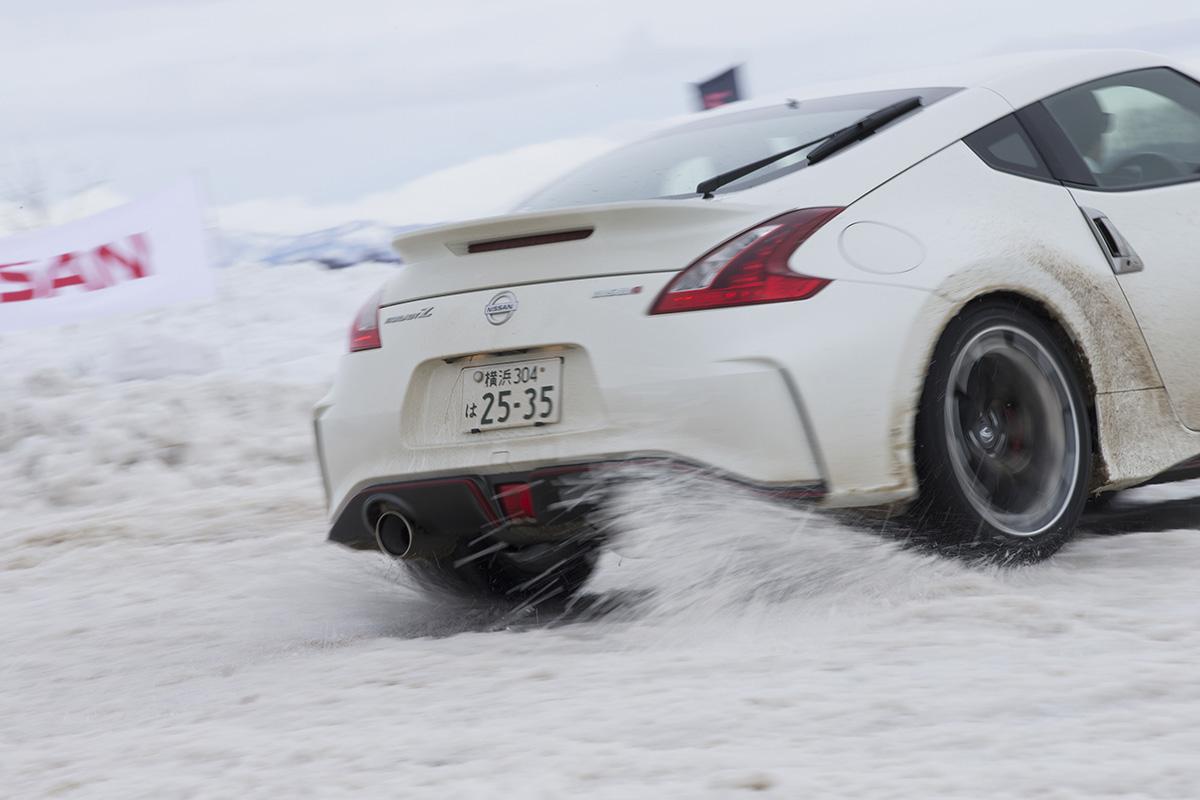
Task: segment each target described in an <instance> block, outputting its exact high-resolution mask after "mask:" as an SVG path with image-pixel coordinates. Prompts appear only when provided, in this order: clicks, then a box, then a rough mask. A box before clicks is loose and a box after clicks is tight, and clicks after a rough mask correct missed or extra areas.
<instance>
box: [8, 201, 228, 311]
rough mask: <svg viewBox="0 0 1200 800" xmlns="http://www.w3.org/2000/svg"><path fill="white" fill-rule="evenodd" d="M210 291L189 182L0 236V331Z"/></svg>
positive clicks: (199, 221) (146, 306)
mask: <svg viewBox="0 0 1200 800" xmlns="http://www.w3.org/2000/svg"><path fill="white" fill-rule="evenodd" d="M212 296H213V276H212V273H211V271H210V270H209V268H208V264H207V263H206V261H205V258H204V224H203V217H202V215H201V210H200V202H199V198H198V196H197V192H196V187H195V185H194V184H193V183H192V182H191V181H186V182H184V183H181V184H179V185H178V186H175V187H173V188H171V189H168V190H166V191H163V192H159V193H158V194H155V195H151V196H149V197H146V198H143V199H141V200H138V201H136V202H133V203H129V204H128V205H124V206H121V207H119V208H114V209H112V210H110V211H105V212H102V213H100V214H96V215H95V216H92V217H88V218H87V219H82V220H79V221H78V222H71V223H68V224H66V225H60V226H58V227H56V228H46V229H42V230H35V231H30V232H29V233H20V234H16V235H14V236H9V237H6V238H3V239H0V332H3V331H13V330H19V329H22V328H35V327H41V326H45V325H62V324H65V323H72V322H82V321H84V320H87V319H91V318H94V317H99V316H104V315H108V314H116V313H125V312H131V311H143V310H146V309H150V308H157V307H159V306H164V305H170V304H173V303H182V302H187V301H195V300H206V299H209V298H211V297H212Z"/></svg>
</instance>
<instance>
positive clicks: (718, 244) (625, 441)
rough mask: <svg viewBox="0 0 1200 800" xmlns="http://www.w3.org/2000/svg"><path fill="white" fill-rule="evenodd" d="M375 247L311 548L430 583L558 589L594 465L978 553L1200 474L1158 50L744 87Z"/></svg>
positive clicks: (1197, 384)
mask: <svg viewBox="0 0 1200 800" xmlns="http://www.w3.org/2000/svg"><path fill="white" fill-rule="evenodd" d="M395 246H396V248H397V249H398V251H399V252H400V254H401V256H402V257H403V259H404V261H405V264H404V266H403V267H401V268H400V269H399V270H397V273H396V275H395V277H394V278H393V279H391V280H390V281H388V283H387V284H386V285H385V286H383V287H382V289H380V291H379V292H378V294H376V295H375V296H373V297H371V298H370V299H369V300H368V301H367V303H366V305H364V306H363V308H362V311H361V313H360V314H359V315H358V316H357V318H356V319H355V320H354V323H353V330H352V333H351V338H350V351H351V352H350V353H349V354H348V355H346V356H344V357H343V359H342V363H341V368H340V372H339V374H338V377H337V381H336V383H335V385H334V387H333V389H332V390H331V391H330V393H329V394H328V396H327V397H325V398H324V399H323V400H322V401H321V403H320V404H319V405H318V407H317V409H316V412H315V418H316V419H315V424H316V437H317V445H318V451H319V455H320V460H321V468H322V472H323V477H324V482H325V488H326V491H327V494H328V499H329V509H330V514H331V523H332V528H331V532H330V538H331V539H332V540H333V541H336V542H340V543H342V544H345V545H348V546H351V547H356V548H370V549H374V548H379V549H381V550H383V551H384V552H386V553H389V554H391V555H393V556H395V557H397V558H400V559H404V560H405V562H406V563H409V564H410V565H412V566H413V567H415V568H416V569H417V570H418V571H419V573H420V574H421V575H424V576H427V577H430V578H433V579H439V580H441V579H444V580H452V581H457V582H458V583H460V584H464V585H468V586H473V587H475V588H479V589H484V590H487V591H492V592H498V593H502V594H505V593H506V594H512V595H516V596H526V597H527V596H530V595H535V594H536V595H537V596H544V595H545V594H546V593H549V592H571V591H574V590H575V589H576V588H578V586H579V585H580V584H581V582H582V580H583V579H585V578H586V576H587V574H588V571H589V570H590V566H591V564H592V562H593V560H594V558H593V555H594V550H595V548H596V547H598V546H599V544H598V541H597V538H598V537H596V536H591V535H589V534H588V531H589V528H588V525H587V515H586V513H585V512H586V510H587V507H588V506H587V504H586V503H580V502H574V501H573V500H572V497H571V491H572V487H577V486H578V485H579V484H580V481H579V479H578V473H581V472H583V473H592V474H594V473H595V470H596V469H597V467H598V466H602V465H607V464H612V463H614V462H616V463H623V462H627V461H630V460H659V461H661V462H663V463H664V464H669V465H684V466H687V467H696V468H702V469H704V470H705V471H706V472H708V473H710V474H714V475H718V476H724V477H726V478H728V479H729V480H731V481H736V482H738V483H741V484H748V485H751V486H754V487H762V488H763V489H766V490H769V491H771V492H773V493H776V494H779V495H782V496H787V497H809V498H813V499H814V500H816V501H817V502H819V503H821V504H823V505H825V506H831V507H837V506H843V507H844V506H881V505H892V506H897V507H907V508H908V511H909V516H908V518H909V519H910V520H911V526H910V527H911V529H912V531H913V535H914V536H917V537H919V538H921V539H922V540H924V541H928V542H930V543H932V544H933V545H936V546H937V547H939V548H940V549H942V550H944V551H948V552H954V553H958V554H963V555H968V556H974V557H986V558H989V559H997V560H1001V561H1029V560H1034V559H1040V558H1044V557H1046V556H1048V555H1050V554H1051V553H1053V552H1055V551H1056V550H1057V549H1058V548H1059V547H1061V546H1062V545H1063V543H1064V542H1065V541H1066V540H1067V539H1068V538H1069V537H1070V536H1071V534H1072V532H1073V530H1074V528H1075V525H1076V522H1077V520H1078V518H1079V515H1080V513H1081V511H1082V509H1083V507H1084V505H1085V503H1086V502H1087V501H1088V498H1089V496H1090V495H1098V494H1100V493H1102V492H1108V491H1112V490H1117V489H1121V488H1124V487H1129V486H1133V485H1136V484H1142V483H1146V482H1149V481H1155V480H1165V479H1179V478H1183V477H1190V476H1194V475H1195V474H1196V473H1197V472H1198V471H1200V459H1198V458H1197V455H1198V454H1200V354H1198V351H1197V347H1198V346H1200V84H1198V83H1197V81H1196V80H1195V79H1194V78H1193V77H1191V76H1190V75H1188V73H1187V72H1186V71H1185V70H1184V69H1182V68H1181V67H1179V66H1175V65H1171V64H1169V63H1167V62H1166V61H1165V60H1164V59H1162V58H1159V57H1156V56H1152V55H1148V54H1145V53H1135V52H1076V53H1068V54H1061V53H1060V54H1046V55H1035V56H1022V57H1020V58H1017V59H1012V58H1009V59H1000V60H993V61H990V62H985V63H980V64H976V65H972V66H970V67H966V68H958V69H957V70H954V71H950V72H947V73H945V74H939V75H937V76H935V77H927V78H922V79H920V80H914V79H911V78H910V79H907V80H900V79H895V78H893V79H888V80H886V81H884V80H881V81H877V82H874V83H871V84H869V85H859V86H856V87H853V88H849V89H847V88H838V89H834V90H830V89H828V88H826V89H820V90H816V89H814V90H811V91H807V92H803V93H798V94H795V95H794V96H793V97H791V98H788V99H785V100H781V101H779V102H776V103H756V104H753V105H752V106H748V105H747V104H739V105H737V106H733V107H728V108H727V109H722V110H720V111H716V112H708V113H706V114H705V115H702V116H699V117H697V118H693V119H692V120H690V121H688V122H686V123H684V124H680V125H678V126H676V127H673V128H669V129H666V130H664V131H661V132H659V133H657V134H656V135H653V136H651V137H649V138H646V139H644V140H642V141H638V142H635V143H632V144H629V145H627V146H624V147H622V148H619V149H616V150H614V151H612V152H610V153H608V154H606V155H603V156H601V157H599V158H596V159H595V160H593V161H591V162H589V163H587V164H585V165H583V166H582V167H580V168H578V169H577V170H575V171H574V172H572V173H570V174H568V175H567V176H565V177H563V178H561V179H560V180H558V181H557V182H555V183H553V184H552V185H550V186H548V187H547V188H545V189H544V190H543V191H541V192H539V193H538V194H536V195H535V196H534V197H532V198H530V199H529V200H528V201H527V202H526V203H525V204H524V206H523V207H522V208H520V209H518V210H517V211H516V212H515V213H512V214H510V215H507V216H503V217H495V218H490V219H483V220H478V221H472V222H466V223H462V224H454V225H445V226H441V227H434V228H428V229H424V230H420V231H418V232H415V233H412V234H408V235H405V236H402V237H400V238H399V239H397V240H396V242H395Z"/></svg>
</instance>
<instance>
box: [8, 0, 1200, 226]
mask: <svg viewBox="0 0 1200 800" xmlns="http://www.w3.org/2000/svg"><path fill="white" fill-rule="evenodd" d="M1086 46H1101V47H1137V48H1142V49H1151V50H1157V51H1162V52H1167V53H1170V54H1174V55H1182V56H1189V57H1194V56H1195V55H1196V54H1197V53H1200V7H1198V6H1197V3H1196V0H1180V1H1176V0H1142V1H1141V2H1111V0H1095V1H1094V2H1079V1H1077V0H1007V1H1006V2H1004V3H991V2H934V1H933V0H913V1H911V2H904V0H895V1H894V2H862V1H861V0H837V1H836V2H825V3H813V2H797V1H795V0H793V2H776V1H775V0H730V2H725V3H719V2H701V1H700V0H661V1H656V0H634V1H632V2H629V1H627V0H603V1H602V2H587V3H580V2H569V1H568V0H558V2H552V1H548V0H503V1H502V2H454V1H453V0H437V1H436V2H434V1H432V0H431V1H430V2H413V0H337V2H319V3H317V2H305V1H304V0H192V1H191V2H163V1H159V2H153V1H152V0H0V75H3V76H4V79H3V80H2V81H0V109H3V114H4V124H3V125H2V126H0V190H2V189H3V188H4V187H5V186H6V185H8V186H12V185H14V184H16V185H18V186H19V185H24V184H28V183H29V181H30V177H29V175H30V173H31V172H32V173H36V175H38V176H40V177H41V178H42V180H43V181H44V182H45V183H47V184H48V187H49V191H50V192H51V193H52V194H53V195H54V196H56V197H59V196H63V195H66V194H70V193H72V192H75V191H77V190H79V189H81V188H83V187H85V186H87V185H91V184H94V183H102V184H104V185H105V186H106V187H107V188H108V189H109V190H111V192H115V193H118V194H120V195H124V196H136V195H137V194H140V193H142V192H145V191H149V190H152V189H155V188H159V187H161V186H163V185H165V184H166V183H169V182H170V181H171V180H172V179H174V178H176V177H179V176H181V175H185V174H188V173H193V174H198V175H199V176H200V177H201V178H202V180H203V181H204V183H205V185H206V186H207V189H208V192H209V195H210V198H211V200H212V202H213V203H214V204H215V205H216V206H218V207H220V208H222V209H224V210H225V211H224V213H223V216H224V217H225V218H227V219H228V220H229V221H230V222H231V224H236V225H238V226H242V227H256V226H257V227H272V226H274V227H278V228H280V229H303V228H305V227H314V226H317V225H319V224H322V223H325V222H329V221H335V219H336V218H337V217H338V216H340V215H370V216H372V217H375V218H379V219H383V220H385V221H389V222H396V223H401V222H408V221H416V222H423V221H431V220H434V219H442V218H446V217H448V216H462V215H467V214H474V213H485V212H486V211H488V210H490V209H492V208H493V207H494V206H496V205H497V204H499V205H503V204H504V203H506V202H509V200H510V199H515V198H516V197H519V196H521V195H523V194H524V193H525V192H526V191H527V190H528V188H529V184H530V183H533V182H537V181H538V180H541V179H542V178H543V177H544V175H547V174H551V173H553V172H554V171H556V170H559V169H562V168H563V167H564V166H565V165H567V164H569V163H572V162H573V161H576V160H578V159H579V158H581V157H584V156H586V155H589V154H591V153H594V152H597V151H598V150H599V149H601V148H602V147H604V146H605V143H606V142H610V141H614V140H617V139H619V138H621V137H622V136H625V135H628V133H629V132H630V131H636V130H637V129H638V128H639V126H640V125H644V124H645V123H646V122H647V121H651V120H655V119H659V118H662V117H666V116H670V115H674V114H678V113H681V112H684V111H687V110H689V109H690V104H691V102H692V98H691V95H690V94H689V87H688V83H689V82H691V81H697V80H700V79H703V78H705V77H707V76H709V75H711V74H713V73H715V72H718V71H720V70H721V69H723V68H725V67H726V66H728V65H730V64H735V63H742V64H744V65H745V74H744V77H745V83H746V88H747V89H748V90H749V93H750V94H751V95H752V96H753V95H759V94H771V93H775V92H779V91H783V90H786V89H787V88H789V87H793V86H798V85H803V84H804V83H806V82H810V81H817V80H827V79H831V78H839V77H853V76H858V75H864V74H870V73H876V72H880V71H885V70H888V69H891V68H907V67H913V66H921V65H926V64H934V63H938V62H945V61H956V60H961V59H964V58H970V57H973V56H978V55H988V54H994V53H997V52H1008V51H1013V50H1029V49H1044V48H1051V47H1086ZM447 170H448V171H447ZM418 179H420V180H418ZM414 181H415V182H414ZM285 217H286V218H287V219H286V221H284V219H283V218H285ZM275 223H278V224H275Z"/></svg>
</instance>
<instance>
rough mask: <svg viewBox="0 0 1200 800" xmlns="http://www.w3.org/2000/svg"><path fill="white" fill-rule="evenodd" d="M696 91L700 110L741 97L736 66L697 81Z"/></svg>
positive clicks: (735, 100)
mask: <svg viewBox="0 0 1200 800" xmlns="http://www.w3.org/2000/svg"><path fill="white" fill-rule="evenodd" d="M695 86H696V92H697V95H698V96H699V99H700V110H701V111H707V110H708V109H710V108H716V107H717V106H723V105H725V104H726V103H734V102H737V101H738V100H741V99H742V93H741V92H740V91H739V90H738V68H737V67H730V68H729V69H727V70H725V71H724V72H722V73H721V74H720V75H714V76H713V77H711V78H709V79H708V80H706V81H704V82H703V83H697V84H695Z"/></svg>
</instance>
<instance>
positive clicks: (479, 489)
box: [329, 458, 825, 550]
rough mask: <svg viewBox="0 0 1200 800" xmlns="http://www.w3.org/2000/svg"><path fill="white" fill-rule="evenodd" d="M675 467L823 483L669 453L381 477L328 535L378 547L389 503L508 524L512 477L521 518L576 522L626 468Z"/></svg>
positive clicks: (818, 491)
mask: <svg viewBox="0 0 1200 800" xmlns="http://www.w3.org/2000/svg"><path fill="white" fill-rule="evenodd" d="M623 470H631V472H627V473H624V472H623ZM671 472H679V473H685V474H699V473H703V474H704V475H705V477H707V478H714V479H718V480H722V481H727V482H729V483H731V484H734V485H737V486H740V487H742V488H748V489H750V490H752V491H756V492H760V493H762V494H763V495H764V496H767V497H770V498H772V499H775V500H779V501H782V502H793V503H803V502H809V501H814V500H818V499H820V498H821V497H822V496H823V495H824V491H825V489H824V486H823V485H821V484H820V483H808V484H795V485H789V486H778V485H764V484H757V483H754V482H750V481H746V480H742V479H740V478H737V477H735V476H732V475H724V474H720V473H716V472H714V471H713V470H711V469H707V468H705V467H702V466H700V465H697V464H689V463H687V462H683V461H678V460H674V459H669V458H630V459H623V460H619V461H616V460H614V461H604V462H599V463H589V464H567V465H562V466H554V467H544V468H540V469H535V470H528V471H520V472H503V473H493V474H488V475H447V476H440V477H431V478H422V479H418V480H399V481H382V482H378V483H373V484H371V485H369V486H365V487H363V488H362V489H360V490H359V491H356V492H355V493H354V494H353V495H351V496H350V497H349V498H348V499H347V501H346V503H345V504H344V505H343V506H342V508H341V509H340V510H339V511H338V513H337V514H336V516H335V517H334V520H333V525H332V526H331V528H330V530H329V540H330V541H332V542H337V543H338V544H341V545H345V546H347V547H350V548H353V549H356V550H375V549H377V545H376V542H375V537H374V533H373V531H374V523H375V520H376V519H377V518H378V515H379V511H380V508H381V507H383V506H385V505H386V506H389V507H392V508H399V509H401V510H402V511H403V512H404V514H405V516H406V517H408V519H409V520H410V521H412V522H413V523H414V524H415V525H416V526H419V527H420V528H422V529H424V530H425V531H427V532H428V533H430V534H432V535H434V536H438V537H448V538H461V537H465V536H471V535H474V534H478V533H479V532H482V531H488V530H494V529H497V528H499V527H502V526H504V525H506V524H507V520H506V519H505V516H504V511H503V509H502V508H501V506H500V503H499V501H498V500H497V497H498V496H499V494H500V493H501V492H502V491H503V489H502V488H501V487H503V486H506V485H511V484H524V485H527V486H529V487H530V490H531V494H532V497H533V510H534V514H535V519H534V520H532V521H525V522H524V523H523V524H525V525H530V526H533V527H536V528H540V529H544V530H552V529H554V528H555V527H557V526H563V525H568V524H571V523H575V522H578V521H579V520H581V519H583V518H584V517H585V516H586V515H587V514H588V513H590V512H592V511H594V510H595V508H596V505H597V502H598V500H599V498H601V497H602V496H603V494H604V492H605V490H606V489H607V488H608V487H609V486H611V484H612V483H613V482H614V481H616V480H620V479H622V476H623V475H624V477H625V478H626V479H629V478H630V476H633V475H636V476H638V477H644V476H646V475H647V474H654V475H663V474H668V473H671Z"/></svg>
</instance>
